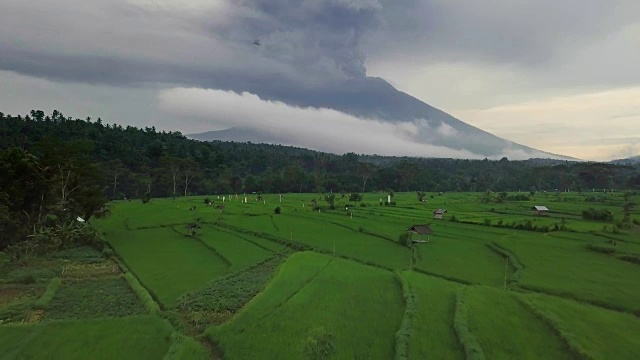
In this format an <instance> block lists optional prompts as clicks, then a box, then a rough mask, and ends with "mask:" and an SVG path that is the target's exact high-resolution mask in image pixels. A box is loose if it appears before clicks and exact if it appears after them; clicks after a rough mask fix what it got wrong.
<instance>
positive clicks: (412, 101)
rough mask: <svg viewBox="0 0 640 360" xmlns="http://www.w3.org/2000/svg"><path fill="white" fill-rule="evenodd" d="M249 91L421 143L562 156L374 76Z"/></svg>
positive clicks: (248, 134)
mask: <svg viewBox="0 0 640 360" xmlns="http://www.w3.org/2000/svg"><path fill="white" fill-rule="evenodd" d="M255 90H256V92H257V93H258V95H260V96H261V98H263V99H265V100H273V101H282V102H285V103H287V104H290V105H296V106H300V107H316V108H331V109H335V110H338V111H342V112H344V113H348V114H350V115H354V116H358V117H364V118H375V119H380V120H383V121H388V122H416V124H418V128H419V132H418V138H419V139H420V141H421V142H423V143H428V144H432V145H438V146H445V147H448V148H451V149H456V150H468V151H470V152H472V153H474V154H477V155H480V156H486V157H500V156H509V157H510V158H512V157H516V158H529V157H555V158H566V157H563V156H558V155H554V154H549V153H545V152H542V151H539V150H536V149H533V148H530V147H527V146H524V145H520V144H516V143H513V142H511V141H508V140H504V139H501V138H499V137H497V136H495V135H493V134H490V133H488V132H486V131H483V130H481V129H478V128H476V127H473V126H471V125H469V124H467V123H465V122H463V121H461V120H458V119H456V118H455V117H453V116H451V115H449V114H447V113H445V112H444V111H441V110H439V109H436V108H434V107H432V106H430V105H428V104H426V103H424V102H422V101H420V100H418V99H416V98H414V97H412V96H410V95H408V94H406V93H404V92H401V91H399V90H397V89H395V88H394V87H393V86H391V85H390V84H389V83H388V82H386V81H385V80H383V79H380V78H373V77H367V78H362V79H350V80H346V81H344V82H341V83H339V84H335V83H332V84H330V85H326V86H324V87H319V88H313V89H307V90H304V91H296V92H291V91H288V90H286V89H282V90H278V89H270V91H269V92H268V93H269V94H271V95H269V96H263V95H261V92H260V91H259V90H260V89H255ZM264 93H267V92H264ZM189 137H191V138H193V139H198V140H205V141H210V140H227V141H244V142H246V141H252V142H258V143H259V142H265V143H286V142H285V141H284V140H285V139H278V138H277V137H273V136H268V135H266V134H261V133H259V132H257V131H254V130H251V129H245V128H231V129H227V130H221V131H211V132H205V133H201V134H192V135H189ZM425 156H428V154H425Z"/></svg>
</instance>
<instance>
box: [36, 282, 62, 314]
mask: <svg viewBox="0 0 640 360" xmlns="http://www.w3.org/2000/svg"><path fill="white" fill-rule="evenodd" d="M61 284H62V279H61V278H59V277H55V278H53V279H51V281H50V282H49V285H47V290H45V292H44V294H42V297H40V299H38V301H36V303H35V306H36V307H37V308H39V309H46V308H48V307H49V303H51V299H53V296H54V295H55V294H56V291H58V288H59V287H60V285H61Z"/></svg>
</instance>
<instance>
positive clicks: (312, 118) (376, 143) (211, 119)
mask: <svg viewBox="0 0 640 360" xmlns="http://www.w3.org/2000/svg"><path fill="white" fill-rule="evenodd" d="M159 101H160V108H161V109H162V110H164V111H166V112H169V113H171V114H174V115H176V116H181V117H188V118H191V119H199V120H200V121H201V122H203V123H204V124H207V125H208V126H212V127H220V126H227V127H232V126H240V127H248V128H252V129H255V130H258V131H260V132H263V133H266V134H270V135H275V136H278V137H281V138H286V139H290V143H289V145H296V146H302V147H306V148H311V149H317V150H323V151H329V152H333V153H346V152H357V153H367V154H380V155H406V156H420V157H455V158H477V157H478V156H476V155H474V154H471V153H470V152H468V151H464V150H454V149H450V148H446V147H442V146H433V145H428V144H423V143H420V142H419V139H417V138H416V136H417V134H418V132H419V125H418V124H416V123H410V122H404V123H395V124H392V123H385V122H382V121H378V120H374V119H364V118H358V117H354V116H351V115H348V114H345V113H342V112H338V111H335V110H331V109H318V108H299V107H293V106H289V105H287V104H284V103H281V102H272V101H265V100H262V99H260V98H259V97H258V96H256V95H254V94H250V93H246V92H245V93H242V94H237V93H234V92H230V91H221V90H208V89H197V88H173V89H169V90H164V91H162V92H160V95H159Z"/></svg>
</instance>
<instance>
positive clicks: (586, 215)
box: [582, 208, 613, 221]
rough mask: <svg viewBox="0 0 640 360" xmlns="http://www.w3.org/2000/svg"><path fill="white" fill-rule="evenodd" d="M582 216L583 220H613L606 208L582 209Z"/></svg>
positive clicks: (611, 214)
mask: <svg viewBox="0 0 640 360" xmlns="http://www.w3.org/2000/svg"><path fill="white" fill-rule="evenodd" d="M582 218H583V219H585V220H599V221H613V213H612V212H611V211H609V210H606V209H599V210H598V209H594V208H589V209H588V210H583V211H582Z"/></svg>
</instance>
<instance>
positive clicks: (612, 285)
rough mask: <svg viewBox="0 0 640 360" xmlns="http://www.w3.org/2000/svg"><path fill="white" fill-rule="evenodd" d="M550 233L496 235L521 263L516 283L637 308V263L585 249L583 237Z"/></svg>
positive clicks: (639, 273) (639, 274) (639, 307)
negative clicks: (564, 237)
mask: <svg viewBox="0 0 640 360" xmlns="http://www.w3.org/2000/svg"><path fill="white" fill-rule="evenodd" d="M557 235H561V234H551V235H549V236H544V235H542V234H540V235H538V236H533V235H526V234H523V233H520V234H518V235H517V236H516V237H505V238H502V239H498V240H497V241H496V243H497V244H499V245H500V246H502V247H503V248H505V249H507V250H509V251H510V252H511V253H513V254H514V255H515V256H516V257H517V258H518V260H519V261H520V262H521V263H522V265H523V266H524V268H525V269H524V271H522V273H521V275H520V277H519V281H518V284H519V286H522V287H526V288H528V289H534V290H540V291H543V292H548V293H552V294H557V295H561V296H564V297H572V298H576V299H581V300H585V301H589V302H592V303H596V304H599V305H603V306H606V307H612V308H616V309H620V310H625V311H639V310H640V301H638V299H640V286H638V280H639V279H640V267H639V266H638V265H636V264H633V263H629V262H624V261H621V260H618V259H616V258H615V257H612V256H606V255H603V254H599V253H597V252H594V251H589V250H587V249H586V246H587V244H589V242H587V241H579V240H565V239H563V238H557V237H556V236H557Z"/></svg>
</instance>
